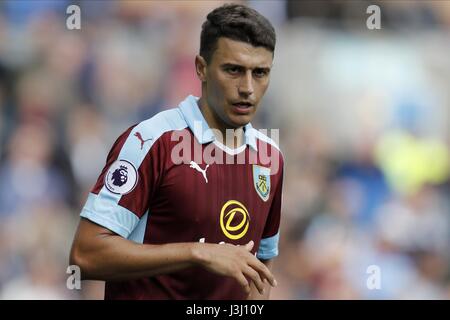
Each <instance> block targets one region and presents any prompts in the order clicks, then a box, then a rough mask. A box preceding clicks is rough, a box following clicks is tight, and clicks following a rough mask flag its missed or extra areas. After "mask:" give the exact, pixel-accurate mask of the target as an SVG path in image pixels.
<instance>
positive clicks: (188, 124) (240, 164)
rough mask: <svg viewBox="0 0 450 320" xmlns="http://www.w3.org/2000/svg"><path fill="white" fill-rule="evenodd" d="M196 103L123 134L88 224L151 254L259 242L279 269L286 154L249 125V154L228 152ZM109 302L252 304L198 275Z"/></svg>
mask: <svg viewBox="0 0 450 320" xmlns="http://www.w3.org/2000/svg"><path fill="white" fill-rule="evenodd" d="M197 102H198V98H196V97H194V96H188V97H187V98H186V99H185V100H184V101H183V102H182V103H181V104H180V105H179V106H178V107H177V108H173V109H169V110H166V111H163V112H160V113H158V114H156V115H155V116H153V117H152V118H150V119H148V120H145V121H143V122H141V123H139V124H137V125H135V126H132V127H131V128H129V129H128V130H126V131H125V132H124V133H123V134H122V135H121V136H120V137H119V138H118V139H117V141H116V142H115V143H114V145H113V147H112V149H111V151H110V153H109V155H108V158H107V161H106V165H105V167H104V169H103V170H102V172H101V174H100V176H99V178H98V180H97V183H96V184H95V186H94V187H93V189H92V190H91V192H90V194H89V196H88V199H87V201H86V204H85V206H84V208H83V210H82V212H81V216H82V217H83V218H86V219H89V220H90V221H92V222H94V223H96V224H99V225H101V226H103V227H105V228H108V229H109V230H111V231H113V232H115V233H116V234H118V235H120V236H122V237H124V238H126V239H129V240H131V241H135V242H137V243H144V244H167V243H175V242H207V243H217V244H218V243H229V244H234V245H244V244H246V243H248V242H249V241H250V240H253V241H254V242H255V246H254V248H253V253H254V254H256V255H257V257H258V258H259V259H261V260H267V259H272V258H274V257H275V256H277V255H278V238H279V224H280V223H279V222H280V209H281V194H282V181H283V157H282V154H281V152H280V151H279V149H278V146H277V145H276V144H275V142H274V141H273V140H272V139H270V138H269V137H268V136H267V135H264V134H262V133H261V132H260V131H258V130H256V129H254V128H253V127H252V126H251V124H248V125H246V126H245V127H244V134H245V144H244V145H242V146H241V147H239V148H236V149H230V148H228V147H226V146H225V145H224V144H222V143H220V142H219V141H218V140H217V139H216V135H214V133H213V131H212V130H211V129H210V128H209V127H208V124H207V123H206V121H205V119H204V117H203V115H202V113H201V111H200V109H199V107H198V104H197ZM105 299H245V292H244V290H243V289H242V288H241V286H240V285H239V284H238V282H237V281H236V280H234V279H233V278H231V277H224V276H220V275H216V274H213V273H210V272H208V271H206V270H205V269H203V268H200V267H192V268H187V269H184V270H181V271H177V272H174V273H169V274H164V275H158V276H154V277H148V278H142V279H137V280H131V281H107V282H106V286H105Z"/></svg>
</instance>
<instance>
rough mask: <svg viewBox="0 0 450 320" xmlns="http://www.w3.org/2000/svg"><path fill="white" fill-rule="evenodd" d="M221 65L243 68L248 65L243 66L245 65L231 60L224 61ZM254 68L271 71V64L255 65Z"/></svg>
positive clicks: (223, 66)
mask: <svg viewBox="0 0 450 320" xmlns="http://www.w3.org/2000/svg"><path fill="white" fill-rule="evenodd" d="M220 66H221V67H222V68H242V69H246V67H245V66H243V65H240V64H236V63H230V62H226V63H223V64H221V65H220ZM253 69H258V70H264V71H269V70H270V69H271V66H257V67H254V68H253Z"/></svg>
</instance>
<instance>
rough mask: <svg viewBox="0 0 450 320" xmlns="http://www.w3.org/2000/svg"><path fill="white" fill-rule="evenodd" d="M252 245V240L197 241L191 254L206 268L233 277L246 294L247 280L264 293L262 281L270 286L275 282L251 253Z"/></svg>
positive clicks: (266, 269)
mask: <svg viewBox="0 0 450 320" xmlns="http://www.w3.org/2000/svg"><path fill="white" fill-rule="evenodd" d="M253 245H254V242H253V241H250V242H249V243H247V244H246V245H245V246H235V245H231V244H210V243H198V244H196V245H195V246H194V247H193V255H194V259H195V261H196V262H197V263H198V264H199V265H201V266H202V267H204V268H205V269H206V270H208V271H211V272H213V273H216V274H220V275H223V276H229V277H233V278H235V279H236V280H237V281H238V282H239V283H240V284H241V286H242V287H243V288H244V290H245V292H246V293H247V294H250V282H249V281H251V282H253V284H254V285H255V287H256V288H257V289H258V291H259V293H260V294H264V282H266V283H269V284H270V285H271V286H272V287H275V286H276V285H277V282H276V280H275V278H274V276H273V274H272V272H270V270H269V269H268V268H267V267H266V266H265V265H264V264H263V263H262V262H261V261H259V260H258V259H257V258H256V257H255V256H254V255H253V254H252V253H251V250H252V248H253Z"/></svg>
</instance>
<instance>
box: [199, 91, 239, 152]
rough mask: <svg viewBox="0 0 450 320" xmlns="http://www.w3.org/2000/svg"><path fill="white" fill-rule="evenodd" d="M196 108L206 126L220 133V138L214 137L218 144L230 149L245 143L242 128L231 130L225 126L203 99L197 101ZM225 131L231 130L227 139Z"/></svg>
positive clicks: (218, 136)
mask: <svg viewBox="0 0 450 320" xmlns="http://www.w3.org/2000/svg"><path fill="white" fill-rule="evenodd" d="M198 106H199V109H200V112H201V113H202V115H203V117H204V118H205V121H206V123H207V124H208V126H209V127H210V128H211V129H216V130H219V131H220V133H221V136H220V135H217V134H216V135H215V136H216V139H217V140H218V141H219V142H220V143H222V144H223V145H225V146H227V147H228V148H231V149H236V148H239V147H240V146H242V145H243V144H244V143H245V138H244V128H243V127H239V128H232V127H229V126H227V125H226V124H225V123H224V122H223V121H222V120H221V119H219V117H218V116H217V115H216V114H215V112H214V111H213V110H212V108H211V107H210V106H209V105H208V104H207V102H206V99H204V98H203V97H202V98H200V99H199V100H198ZM227 129H228V130H233V131H232V134H231V135H230V133H229V134H228V135H229V137H227Z"/></svg>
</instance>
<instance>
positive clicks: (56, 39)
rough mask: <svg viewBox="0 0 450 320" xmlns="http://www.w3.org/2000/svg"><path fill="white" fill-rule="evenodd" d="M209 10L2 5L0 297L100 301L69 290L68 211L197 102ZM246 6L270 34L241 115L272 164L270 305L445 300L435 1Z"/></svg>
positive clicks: (447, 243)
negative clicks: (112, 164) (74, 10)
mask: <svg viewBox="0 0 450 320" xmlns="http://www.w3.org/2000/svg"><path fill="white" fill-rule="evenodd" d="M222 3H223V1H168V2H163V1H126V2H125V1H120V2H119V1H68V0H60V1H9V0H5V1H2V2H0V299H102V298H103V285H104V284H103V283H102V282H100V281H84V282H83V283H82V289H81V290H69V289H68V288H67V286H66V281H67V278H68V276H69V275H68V274H67V273H66V269H67V267H68V256H69V251H70V245H71V242H72V239H73V236H74V233H75V230H76V226H77V223H78V221H79V212H80V210H81V208H82V206H83V205H84V202H85V200H86V196H87V194H88V192H89V190H90V189H91V188H92V186H93V184H94V182H95V181H96V179H97V177H98V175H99V173H100V170H101V168H102V167H103V165H104V163H105V159H106V155H107V153H108V151H109V149H110V147H111V145H112V143H113V142H114V140H115V139H116V138H117V136H118V135H119V134H120V133H121V132H123V131H124V130H125V129H126V128H128V127H129V126H131V125H133V124H135V123H137V122H139V121H141V120H143V119H146V118H149V117H151V116H152V115H154V114H155V113H157V112H159V111H161V110H165V109H168V108H172V107H175V106H177V105H178V103H179V102H180V101H181V100H182V99H183V98H184V97H185V96H186V95H188V94H194V95H197V96H198V95H200V83H199V81H198V80H197V78H196V76H195V72H194V64H193V62H194V57H195V54H197V52H198V47H199V34H200V27H201V23H202V22H203V21H204V19H205V16H206V14H207V13H208V12H209V11H210V10H211V9H212V8H215V7H216V6H218V5H220V4H222ZM243 3H246V4H248V5H250V6H252V7H254V8H255V9H257V10H259V11H260V12H261V13H263V14H264V15H266V16H267V17H268V18H269V19H270V20H271V21H272V22H273V24H274V26H275V28H276V31H277V36H278V40H277V48H276V52H275V61H274V68H273V72H272V78H271V85H270V88H269V90H268V92H267V94H266V97H265V99H264V101H263V105H262V106H261V109H260V114H259V115H258V117H257V119H255V122H254V126H255V127H256V128H276V129H279V130H280V146H281V149H282V151H283V153H284V156H285V164H286V169H285V170H286V171H285V184H284V195H283V213H282V222H281V238H280V256H279V257H278V258H277V260H276V262H275V269H274V272H275V276H276V278H277V280H278V283H279V286H278V287H277V288H275V289H273V290H272V298H273V299H450V182H449V181H450V180H449V176H450V94H449V90H448V88H449V87H450V60H449V59H448V52H449V49H450V48H449V44H448V36H449V29H450V2H445V1H423V2H422V1H389V2H386V1H371V2H370V3H369V2H367V1H301V2H297V1H256V0H255V1H243ZM70 4H78V5H79V6H80V8H81V30H68V29H67V28H66V19H67V17H68V14H66V8H67V7H68V6H69V5H70ZM369 4H378V5H379V6H380V8H381V17H382V20H381V21H382V29H381V30H368V29H367V28H366V19H367V17H368V14H367V13H366V8H367V6H368V5H369ZM373 270H376V272H375V273H374V272H373ZM374 276H379V279H378V280H379V281H377V280H375V281H374V282H373V279H374V278H373V277H374ZM373 283H375V284H376V285H375V287H374V286H373Z"/></svg>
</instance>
